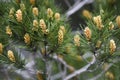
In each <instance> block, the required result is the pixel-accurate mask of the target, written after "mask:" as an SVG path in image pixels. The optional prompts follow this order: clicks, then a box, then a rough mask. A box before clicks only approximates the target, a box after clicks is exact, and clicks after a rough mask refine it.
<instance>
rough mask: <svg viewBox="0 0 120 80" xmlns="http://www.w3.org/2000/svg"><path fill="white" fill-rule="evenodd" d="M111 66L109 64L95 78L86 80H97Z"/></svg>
mask: <svg viewBox="0 0 120 80" xmlns="http://www.w3.org/2000/svg"><path fill="white" fill-rule="evenodd" d="M112 65H113V64H112V63H111V64H109V65H108V67H107V68H105V70H104V71H102V72H101V73H100V74H98V75H97V76H95V77H93V78H91V79H88V80H97V79H98V78H100V77H101V76H102V75H103V74H104V73H105V72H106V71H107V70H108V69H109V68H110V67H111V66H112Z"/></svg>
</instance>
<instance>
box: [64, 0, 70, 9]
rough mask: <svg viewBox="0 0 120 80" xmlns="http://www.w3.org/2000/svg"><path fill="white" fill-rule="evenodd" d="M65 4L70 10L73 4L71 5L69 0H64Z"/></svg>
mask: <svg viewBox="0 0 120 80" xmlns="http://www.w3.org/2000/svg"><path fill="white" fill-rule="evenodd" d="M64 2H65V3H66V5H67V6H68V7H69V8H70V7H71V4H70V3H69V1H68V0H64Z"/></svg>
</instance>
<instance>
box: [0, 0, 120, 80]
mask: <svg viewBox="0 0 120 80" xmlns="http://www.w3.org/2000/svg"><path fill="white" fill-rule="evenodd" d="M119 2H120V1H119V0H95V2H94V3H93V4H92V5H93V11H90V10H87V8H86V7H84V8H82V10H83V12H82V11H81V10H80V13H81V14H82V15H77V16H82V19H83V20H84V22H85V24H83V23H81V24H82V25H81V26H80V29H81V31H77V32H75V33H74V34H73V33H72V30H71V28H70V25H69V24H68V23H66V22H67V19H66V17H65V15H64V14H62V13H60V12H61V10H60V9H59V8H60V6H59V7H56V6H55V5H54V0H51V1H49V0H44V1H43V0H29V1H28V0H11V2H1V3H0V8H2V9H0V43H1V44H0V64H1V65H3V66H4V65H6V64H7V66H9V65H12V66H14V67H16V68H17V69H22V70H24V69H25V65H26V64H27V63H28V62H26V60H27V59H26V58H23V57H22V55H23V54H24V53H22V54H21V53H19V52H18V50H16V46H15V45H16V44H19V43H20V44H19V45H20V48H23V49H26V50H27V51H28V52H31V53H32V54H33V55H32V56H34V55H37V57H35V68H36V71H38V72H36V73H35V75H36V74H37V75H36V76H34V77H36V79H38V80H40V79H41V78H42V79H43V80H46V79H47V73H48V72H47V69H46V68H47V67H48V66H49V65H50V64H51V65H52V68H51V71H52V72H51V74H52V75H55V74H57V73H59V72H60V70H61V71H62V70H64V66H65V65H63V64H62V63H60V62H59V61H57V60H55V59H54V58H53V57H54V55H56V56H57V57H58V58H60V59H62V60H63V61H65V62H66V63H67V65H69V66H71V67H72V69H68V70H67V74H70V73H72V72H74V71H75V70H77V69H81V68H82V67H84V66H85V65H86V64H88V63H89V62H90V61H91V59H92V58H91V55H94V56H95V58H96V63H94V64H92V66H90V67H89V69H90V70H93V71H92V72H89V71H88V72H85V73H83V74H82V75H80V76H78V75H77V76H76V77H74V78H72V79H75V78H76V80H80V79H82V80H85V79H87V78H92V77H95V76H94V75H95V74H100V73H101V71H103V70H104V68H102V66H103V65H104V64H105V63H107V64H111V63H112V64H113V66H112V67H111V68H110V69H109V70H108V71H106V72H105V74H104V75H102V77H101V78H100V80H104V79H105V80H119V78H120V77H119V75H118V74H119V72H118V70H119V69H120V67H119V63H118V62H116V63H114V60H115V59H118V57H119V55H120V53H119V47H120V45H119V44H120V41H119V40H120V38H119V35H120V34H119V33H120V31H119V28H120V27H119V21H120V19H116V17H117V16H118V15H119V10H120V9H119V8H120V7H119ZM78 12H79V11H78ZM117 20H118V21H117ZM17 47H18V48H19V46H17ZM87 54H89V55H90V56H89V55H87ZM28 55H29V54H28ZM85 55H87V57H86V58H84V56H85ZM94 69H95V70H94ZM91 73H92V74H91ZM85 75H86V76H85ZM13 78H14V76H13ZM72 79H71V80H72ZM18 80H19V78H18ZM21 80H22V79H21Z"/></svg>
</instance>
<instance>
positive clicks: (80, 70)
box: [64, 55, 96, 80]
mask: <svg viewBox="0 0 120 80" xmlns="http://www.w3.org/2000/svg"><path fill="white" fill-rule="evenodd" d="M92 57H93V60H92V61H91V62H90V63H89V64H87V65H86V66H84V67H83V68H81V69H79V70H76V71H75V72H73V73H72V74H70V75H68V76H66V78H65V79H64V80H69V79H71V78H73V77H75V76H77V75H80V74H81V73H83V72H85V71H87V69H88V68H89V67H90V66H91V65H92V64H94V63H95V61H96V59H95V56H94V55H93V56H92Z"/></svg>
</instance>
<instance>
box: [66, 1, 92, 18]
mask: <svg viewBox="0 0 120 80" xmlns="http://www.w3.org/2000/svg"><path fill="white" fill-rule="evenodd" d="M93 1H94V0H83V1H81V0H78V1H76V2H75V3H74V5H73V6H72V7H70V9H69V10H68V11H67V12H66V16H67V17H69V16H71V15H72V14H74V13H75V12H77V11H78V10H80V9H81V8H82V7H83V6H84V5H85V4H90V3H92V2H93Z"/></svg>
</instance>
